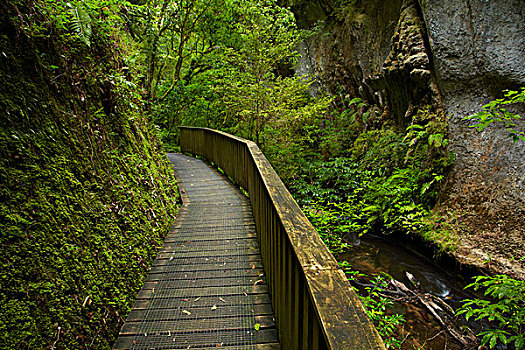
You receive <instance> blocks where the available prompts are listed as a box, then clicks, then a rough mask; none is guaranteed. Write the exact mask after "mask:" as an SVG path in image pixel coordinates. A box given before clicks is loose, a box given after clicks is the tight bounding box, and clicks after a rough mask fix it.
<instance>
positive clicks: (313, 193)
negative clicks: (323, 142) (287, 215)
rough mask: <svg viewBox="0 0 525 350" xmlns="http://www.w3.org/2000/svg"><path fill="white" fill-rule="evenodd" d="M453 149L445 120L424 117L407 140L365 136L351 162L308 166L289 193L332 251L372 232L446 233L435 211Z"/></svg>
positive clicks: (388, 132)
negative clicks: (344, 239)
mask: <svg viewBox="0 0 525 350" xmlns="http://www.w3.org/2000/svg"><path fill="white" fill-rule="evenodd" d="M447 143H448V141H447V138H446V121H445V118H444V116H443V115H442V114H441V113H440V112H435V111H432V110H430V109H428V108H425V109H421V110H420V111H419V112H418V113H417V115H416V116H415V117H414V119H413V122H412V123H411V124H410V125H409V126H408V127H407V128H406V130H405V132H399V131H397V130H396V129H395V128H389V127H383V128H380V129H372V130H367V131H363V132H361V133H359V134H358V135H357V137H356V138H355V140H354V142H353V146H352V148H351V149H350V150H349V152H348V153H347V154H346V155H344V156H340V157H337V158H334V159H330V160H328V161H325V160H322V159H321V160H316V161H313V162H311V163H307V164H305V165H304V166H303V168H302V169H301V175H300V177H299V178H298V179H297V180H295V181H293V182H292V183H291V184H290V185H289V187H290V189H291V192H292V193H293V194H294V197H295V198H296V199H297V201H298V202H299V204H300V205H301V206H302V207H303V209H304V211H305V212H306V214H307V216H308V217H309V218H310V220H311V221H312V222H313V224H314V226H316V227H317V228H318V230H319V232H320V234H321V236H322V237H325V240H326V241H327V242H328V244H329V246H333V245H334V242H336V241H337V238H335V237H342V236H344V235H346V234H353V235H362V234H366V233H368V232H372V231H373V232H383V233H387V234H388V233H393V232H406V233H414V234H416V233H417V234H420V235H423V236H424V237H425V234H426V232H435V231H436V229H438V228H440V227H438V226H439V225H438V224H436V220H437V219H436V218H434V217H433V216H432V214H431V210H432V208H433V206H434V205H435V204H436V202H437V200H438V196H439V193H440V192H439V191H440V184H441V181H442V180H443V178H444V174H445V172H446V171H447V169H448V167H449V166H450V165H451V164H452V162H453V157H452V155H451V154H450V152H448V151H447V149H446V146H447ZM337 244H338V243H337V242H336V243H335V245H337Z"/></svg>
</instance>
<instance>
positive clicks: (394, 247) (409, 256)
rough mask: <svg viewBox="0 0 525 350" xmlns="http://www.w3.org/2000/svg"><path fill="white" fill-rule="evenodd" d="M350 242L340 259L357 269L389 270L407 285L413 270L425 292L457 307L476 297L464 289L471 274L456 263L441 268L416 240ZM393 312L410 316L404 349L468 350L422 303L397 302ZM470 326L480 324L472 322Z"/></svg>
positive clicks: (369, 238)
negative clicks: (414, 241)
mask: <svg viewBox="0 0 525 350" xmlns="http://www.w3.org/2000/svg"><path fill="white" fill-rule="evenodd" d="M346 241H347V242H348V243H349V247H348V249H347V250H346V251H345V252H344V253H342V254H340V255H339V259H338V260H340V261H342V260H346V261H348V262H349V263H350V264H351V266H352V268H353V269H354V270H359V271H361V272H362V273H365V274H367V275H372V274H379V273H381V272H385V273H387V274H389V275H390V276H392V277H393V278H394V279H396V280H398V281H401V282H403V283H404V284H406V285H407V286H409V285H410V282H409V281H408V278H407V277H406V272H409V273H411V274H412V275H414V277H415V278H416V280H418V281H419V282H420V283H421V289H422V291H423V292H425V293H431V294H433V295H435V296H438V297H440V298H441V299H442V300H444V301H445V302H447V303H448V304H449V305H450V306H452V307H453V308H454V309H457V308H458V307H459V306H460V305H461V300H463V299H468V298H473V297H475V296H474V295H472V294H471V293H469V292H468V291H465V290H464V289H463V288H464V286H465V285H467V284H468V283H470V282H469V280H470V279H469V278H468V277H464V276H463V275H462V274H461V271H459V270H458V269H457V268H455V267H454V266H451V267H448V266H447V268H442V267H440V266H439V265H438V263H436V262H435V261H434V260H433V259H432V256H431V254H432V253H428V252H427V249H422V248H421V247H418V246H417V245H416V244H415V243H411V242H407V241H406V240H396V239H395V238H390V237H380V236H374V235H367V236H363V237H359V238H352V237H350V238H348V239H346ZM445 265H448V264H445ZM392 311H393V312H394V313H398V314H402V315H404V316H405V319H406V322H405V323H404V326H403V328H402V329H401V332H400V334H399V335H398V336H397V338H398V339H403V338H405V337H406V340H405V342H404V343H403V346H402V349H436V350H443V349H464V346H462V345H461V344H460V343H458V342H456V341H455V340H454V339H453V338H452V337H451V336H450V335H449V334H448V333H447V332H446V331H445V330H443V327H441V325H440V324H438V322H437V321H436V320H435V319H434V318H433V316H432V315H431V314H430V313H428V312H427V310H426V309H425V308H424V307H423V306H422V305H419V304H415V303H406V302H396V303H395V305H394V307H393V309H392ZM469 326H470V327H474V328H478V327H479V325H478V326H477V327H476V325H475V324H474V325H472V324H470V323H469Z"/></svg>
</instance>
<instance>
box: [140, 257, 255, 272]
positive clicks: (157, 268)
mask: <svg viewBox="0 0 525 350" xmlns="http://www.w3.org/2000/svg"><path fill="white" fill-rule="evenodd" d="M262 268H263V265H262V261H261V260H260V259H258V260H255V261H250V262H249V266H247V267H238V266H237V267H235V266H230V265H228V267H227V268H226V267H225V266H223V265H222V264H215V263H213V264H209V265H206V266H205V270H204V271H207V272H213V271H226V270H232V269H237V270H238V269H241V270H245V271H248V270H261V269H262ZM195 271H203V268H202V267H200V266H196V265H193V264H180V265H178V267H175V266H173V265H169V264H167V263H164V264H157V265H154V266H153V267H152V268H151V269H150V271H149V273H150V274H152V273H172V272H181V273H185V272H186V273H192V272H195Z"/></svg>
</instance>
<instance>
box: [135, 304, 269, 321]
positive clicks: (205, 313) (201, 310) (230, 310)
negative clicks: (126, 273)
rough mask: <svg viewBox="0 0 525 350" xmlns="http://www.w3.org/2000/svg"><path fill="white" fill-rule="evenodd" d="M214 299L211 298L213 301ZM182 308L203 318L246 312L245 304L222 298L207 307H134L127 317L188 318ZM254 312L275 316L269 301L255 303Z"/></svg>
mask: <svg viewBox="0 0 525 350" xmlns="http://www.w3.org/2000/svg"><path fill="white" fill-rule="evenodd" d="M211 301H212V300H210V302H211ZM214 307H215V308H214ZM182 310H188V311H190V312H191V315H193V316H198V317H201V318H215V317H222V316H223V315H242V314H243V313H245V312H246V310H245V306H242V305H232V304H225V303H224V302H222V301H221V300H217V299H215V300H213V304H212V303H210V304H208V305H207V306H206V307H202V306H198V307H193V306H188V307H186V308H184V309H183V308H178V309H153V310H146V309H144V308H142V309H139V308H134V309H133V310H132V311H131V312H130V313H129V315H128V317H127V318H126V322H138V321H141V320H144V319H147V318H150V319H153V320H157V321H167V320H178V319H183V320H186V319H188V315H187V314H186V313H183V312H182ZM250 311H253V314H254V315H255V316H271V317H273V310H272V306H271V304H269V303H266V304H254V305H253V310H250Z"/></svg>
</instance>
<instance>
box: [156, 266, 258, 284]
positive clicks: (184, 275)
mask: <svg viewBox="0 0 525 350" xmlns="http://www.w3.org/2000/svg"><path fill="white" fill-rule="evenodd" d="M241 273H242V274H245V276H248V277H250V278H254V277H258V278H259V277H264V270H263V269H262V268H259V269H252V268H249V269H245V268H243V269H238V268H236V269H219V270H204V271H202V270H200V269H199V270H197V269H195V270H193V271H176V272H171V273H169V275H165V274H163V273H162V271H160V272H159V273H157V272H154V271H150V273H149V274H148V276H147V277H146V281H148V282H149V281H159V280H171V279H177V280H183V279H190V280H192V279H195V278H200V279H205V278H219V279H222V278H230V277H235V276H239V274H241ZM261 275H262V276H261Z"/></svg>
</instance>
